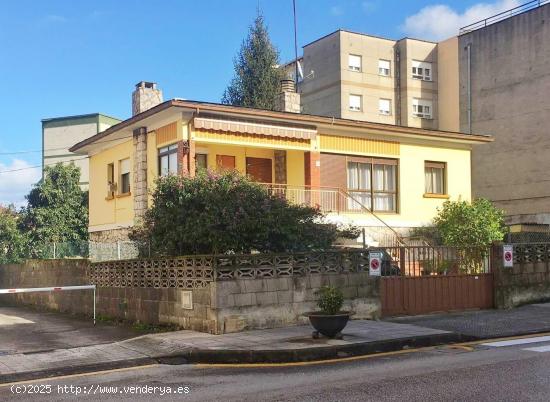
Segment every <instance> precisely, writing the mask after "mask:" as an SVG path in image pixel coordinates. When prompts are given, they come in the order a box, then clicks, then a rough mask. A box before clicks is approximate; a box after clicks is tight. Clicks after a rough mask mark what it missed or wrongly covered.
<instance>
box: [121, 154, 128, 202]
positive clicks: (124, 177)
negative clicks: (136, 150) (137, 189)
mask: <svg viewBox="0 0 550 402" xmlns="http://www.w3.org/2000/svg"><path fill="white" fill-rule="evenodd" d="M119 171H120V189H119V194H130V158H128V159H123V160H121V161H120V162H119Z"/></svg>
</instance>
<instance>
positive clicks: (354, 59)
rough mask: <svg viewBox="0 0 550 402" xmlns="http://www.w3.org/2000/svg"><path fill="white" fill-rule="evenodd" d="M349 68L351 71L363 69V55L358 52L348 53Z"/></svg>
mask: <svg viewBox="0 0 550 402" xmlns="http://www.w3.org/2000/svg"><path fill="white" fill-rule="evenodd" d="M348 68H349V69H350V70H351V71H361V56H357V55H356V54H350V55H348Z"/></svg>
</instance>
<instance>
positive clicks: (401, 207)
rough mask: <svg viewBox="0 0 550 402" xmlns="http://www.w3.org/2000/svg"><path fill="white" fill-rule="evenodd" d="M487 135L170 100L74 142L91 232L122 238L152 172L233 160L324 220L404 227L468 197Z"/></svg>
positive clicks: (222, 165)
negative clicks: (83, 158) (82, 165)
mask: <svg viewBox="0 0 550 402" xmlns="http://www.w3.org/2000/svg"><path fill="white" fill-rule="evenodd" d="M490 141H492V138H491V137H488V136H481V135H469V134H461V133H454V132H445V131H435V130H426V129H422V128H413V127H401V126H395V125H388V124H381V123H370V122H364V121H354V120H346V119H336V118H330V117H321V116H313V115H305V114H299V113H289V112H275V111H266V110H258V109H249V108H242V107H233V106H227V105H220V104H213V103H205V102H196V101H187V100H178V99H174V100H169V101H166V102H163V103H160V104H158V105H156V106H154V107H152V108H150V109H147V110H145V111H143V112H141V113H139V110H138V113H137V114H135V115H134V116H133V117H131V118H129V119H127V120H125V121H123V122H121V123H119V124H116V125H114V126H112V127H110V128H108V129H107V130H105V131H103V132H101V133H99V134H97V135H94V136H93V137H90V138H88V139H86V140H84V141H81V142H79V143H78V144H76V145H75V146H73V147H72V148H71V152H76V153H79V154H84V155H88V156H89V158H90V185H89V191H90V193H89V196H90V205H89V207H90V223H89V231H90V238H91V240H95V241H105V242H110V241H115V240H121V239H125V238H126V237H127V233H128V229H129V228H130V227H132V226H133V225H134V223H135V222H137V221H138V220H139V218H140V217H142V216H143V213H144V212H145V211H146V209H147V207H148V206H150V204H151V192H152V190H153V188H154V183H155V180H156V179H157V177H158V176H159V175H164V174H169V173H179V174H190V175H194V174H195V171H196V169H197V168H199V167H201V168H210V169H237V170H239V171H240V172H242V173H246V174H248V175H250V176H251V177H252V178H253V179H254V180H256V181H258V182H261V183H265V185H266V186H268V187H269V188H270V190H271V191H274V192H277V193H280V194H283V195H285V196H286V197H287V198H289V200H291V201H292V202H298V203H306V204H309V205H317V206H319V207H320V208H321V209H322V210H323V211H325V212H326V213H327V214H328V217H329V219H331V220H334V221H340V222H354V223H355V224H356V225H358V226H362V227H365V228H369V235H370V239H371V240H372V241H373V242H374V241H381V236H385V235H386V233H387V231H388V230H389V229H388V227H391V228H392V229H394V230H396V231H398V232H399V233H406V232H407V231H408V229H410V228H412V227H418V226H421V225H424V224H427V223H429V222H430V221H431V219H432V218H433V217H434V215H435V213H436V208H437V207H439V206H441V205H442V203H443V202H444V201H445V200H447V199H451V200H458V199H462V200H470V197H471V182H470V177H471V173H470V168H471V166H470V154H471V149H472V146H473V145H476V144H482V143H486V142H490Z"/></svg>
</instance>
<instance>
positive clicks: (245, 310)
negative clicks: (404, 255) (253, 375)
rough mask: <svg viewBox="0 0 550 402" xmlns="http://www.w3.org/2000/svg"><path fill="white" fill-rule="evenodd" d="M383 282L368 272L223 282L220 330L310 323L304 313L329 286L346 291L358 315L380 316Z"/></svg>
mask: <svg viewBox="0 0 550 402" xmlns="http://www.w3.org/2000/svg"><path fill="white" fill-rule="evenodd" d="M379 281H380V278H375V277H370V276H369V275H368V273H367V272H358V273H357V272H349V273H339V274H310V275H306V276H295V277H282V278H257V279H237V280H230V281H219V282H216V287H215V297H214V298H213V300H212V302H213V304H212V310H213V311H215V312H216V317H217V333H228V332H238V331H243V330H248V329H263V328H276V327H284V326H288V325H296V324H301V323H306V322H307V318H306V317H304V316H303V314H304V313H305V312H308V311H314V310H316V309H317V300H318V295H317V294H316V292H317V291H318V290H319V289H320V288H321V287H322V286H326V285H332V286H336V287H338V288H340V289H341V290H342V292H343V293H344V298H345V304H344V309H345V310H353V311H355V313H356V314H355V316H354V318H364V319H366V318H377V317H379V316H380V310H381V305H380V284H379Z"/></svg>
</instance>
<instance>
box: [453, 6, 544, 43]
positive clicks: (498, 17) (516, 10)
mask: <svg viewBox="0 0 550 402" xmlns="http://www.w3.org/2000/svg"><path fill="white" fill-rule="evenodd" d="M547 3H550V0H532V1H529V2H527V3H524V4H521V5H519V6H517V7H514V8H511V9H510V10H506V11H503V12H501V13H498V14H495V15H492V16H490V17H487V18H485V19H482V20H479V21H476V22H474V23H472V24H470V25H466V26H464V27H461V28H460V29H459V31H458V34H459V35H464V34H466V33H469V32H472V31H476V30H478V29H481V28H485V27H486V26H488V25H491V24H494V23H496V22H499V21H502V20H505V19H507V18H510V17H513V16H515V15H518V14H522V13H524V12H526V11H530V10H534V9H536V8H539V7H541V6H543V5H545V4H547Z"/></svg>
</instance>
